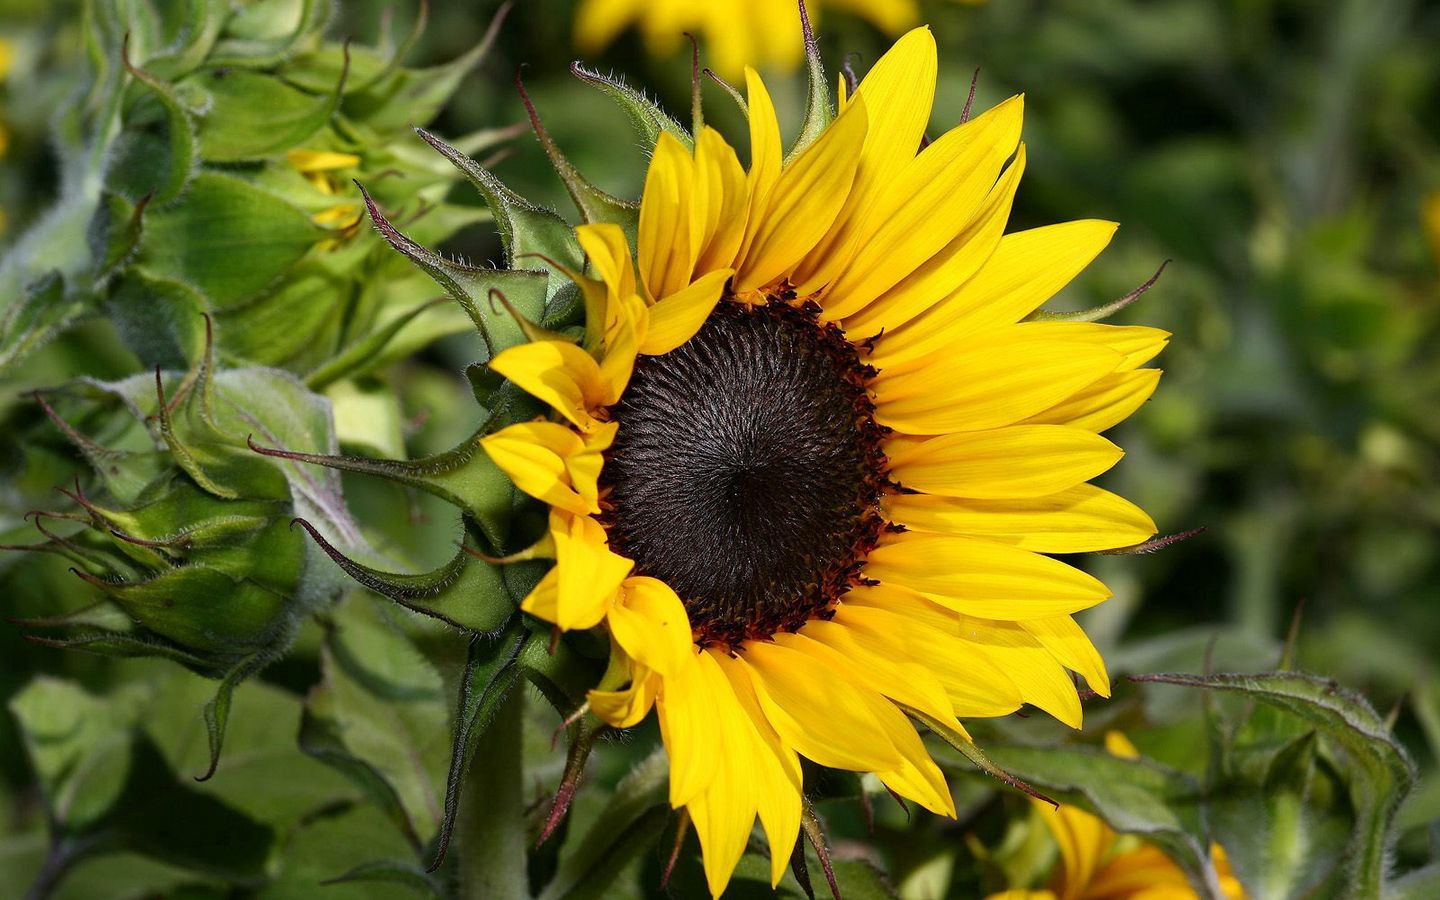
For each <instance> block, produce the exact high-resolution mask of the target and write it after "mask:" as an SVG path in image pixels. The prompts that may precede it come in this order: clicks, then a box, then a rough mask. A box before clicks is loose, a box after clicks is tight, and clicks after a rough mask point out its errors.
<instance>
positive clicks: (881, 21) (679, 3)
mask: <svg viewBox="0 0 1440 900" xmlns="http://www.w3.org/2000/svg"><path fill="white" fill-rule="evenodd" d="M807 6H808V8H809V10H810V13H811V15H812V16H815V15H818V14H820V12H821V11H822V10H825V9H834V10H842V11H844V12H848V13H853V14H855V15H858V16H861V17H862V18H864V19H866V20H868V21H869V22H870V23H871V24H873V25H874V26H875V27H876V28H879V29H880V30H881V31H883V32H885V33H886V34H889V35H892V36H895V35H899V34H901V33H903V32H904V31H905V30H906V29H908V28H910V27H911V26H913V25H914V24H915V23H916V22H917V21H918V20H919V15H920V12H919V9H918V7H917V4H916V0H808V3H807ZM637 22H638V23H639V25H640V30H641V32H642V33H643V34H644V36H645V46H646V48H647V50H648V51H649V52H650V53H651V55H653V56H669V55H671V54H673V53H675V52H676V51H677V50H678V49H679V48H680V47H681V46H682V44H683V43H684V40H685V38H684V34H685V32H690V33H691V34H694V35H696V36H697V37H698V38H699V39H700V41H701V42H702V44H703V46H704V48H705V54H706V57H707V59H709V60H710V61H711V68H713V69H714V70H715V71H716V72H718V73H719V74H720V75H721V76H722V77H724V78H727V79H732V80H734V79H738V78H740V77H741V76H742V75H743V74H744V70H745V66H747V65H752V66H756V67H761V68H773V69H781V70H793V69H796V68H798V67H799V66H800V62H801V60H803V59H804V58H805V50H804V47H802V46H801V44H800V42H799V41H797V40H795V38H794V35H795V27H796V11H795V0H582V2H581V4H580V10H579V12H578V13H577V14H576V17H575V41H576V43H577V44H578V45H579V47H580V49H581V50H582V51H584V52H586V53H594V52H596V51H598V50H600V49H603V48H604V47H605V46H606V45H608V44H610V43H611V42H612V41H613V40H615V38H616V36H618V35H619V34H620V32H622V31H624V30H625V28H627V27H628V26H630V25H631V24H633V23H637Z"/></svg>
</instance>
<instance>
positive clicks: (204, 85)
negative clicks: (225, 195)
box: [181, 67, 344, 163]
mask: <svg viewBox="0 0 1440 900" xmlns="http://www.w3.org/2000/svg"><path fill="white" fill-rule="evenodd" d="M341 77H344V76H343V75H342V76H341ZM181 84H182V85H183V86H186V87H189V88H192V89H196V88H198V89H199V90H200V91H202V92H203V95H204V96H205V97H206V98H207V100H208V101H209V102H207V103H206V104H205V105H204V107H203V109H204V113H203V115H202V116H201V117H200V119H199V123H198V126H197V131H198V133H199V137H200V152H201V155H202V156H203V157H204V159H205V160H206V161H207V162H219V163H224V162H239V161H242V160H253V159H263V158H266V157H270V156H275V155H277V154H280V153H283V152H285V151H286V150H287V149H290V148H293V147H301V146H304V145H305V142H306V141H308V140H309V139H310V138H311V136H313V135H314V134H315V133H316V132H317V131H319V130H320V129H321V128H323V127H324V126H325V123H326V122H327V121H328V120H329V118H330V116H331V114H333V113H334V111H335V107H336V104H337V101H338V97H339V95H338V93H337V92H336V90H335V89H336V87H338V80H337V82H336V83H333V84H331V85H330V90H329V92H328V93H327V94H322V95H319V96H317V95H314V94H308V93H305V92H304V91H301V90H297V89H296V88H293V87H291V86H289V85H287V84H286V83H285V82H283V81H281V80H280V78H279V77H277V76H275V75H271V74H262V73H260V72H251V71H247V70H245V69H232V68H224V67H222V68H213V69H206V70H204V71H201V72H198V73H196V74H194V75H192V76H190V77H189V78H187V79H186V80H185V81H183V82H181Z"/></svg>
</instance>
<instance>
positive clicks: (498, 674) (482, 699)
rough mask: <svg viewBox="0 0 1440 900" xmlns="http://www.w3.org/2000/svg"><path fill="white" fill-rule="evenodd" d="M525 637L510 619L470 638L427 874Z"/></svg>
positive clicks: (442, 847)
mask: <svg viewBox="0 0 1440 900" xmlns="http://www.w3.org/2000/svg"><path fill="white" fill-rule="evenodd" d="M525 637H526V632H525V629H524V628H522V627H520V625H519V624H518V620H512V622H511V625H510V627H509V628H508V629H506V630H505V632H504V633H502V634H499V635H496V636H494V637H484V636H481V635H476V636H474V637H472V638H471V639H470V647H469V650H468V652H467V655H466V659H465V671H464V674H463V675H462V676H461V678H460V696H459V701H458V703H457V706H456V710H455V732H454V741H453V749H452V751H451V755H450V771H449V774H448V775H447V776H446V779H445V810H444V812H443V814H442V815H441V817H440V829H439V831H438V832H437V833H436V835H435V841H434V855H433V856H432V858H431V862H430V865H429V867H428V870H427V871H430V872H434V871H435V870H437V869H439V868H440V864H441V863H443V862H444V861H445V854H446V852H447V851H448V850H449V848H450V839H451V836H452V835H453V834H454V830H455V818H456V816H457V815H458V814H459V811H460V791H461V788H462V786H463V785H464V784H465V775H466V773H467V772H468V771H469V769H470V766H471V764H472V763H473V762H474V758H475V749H476V747H477V746H478V745H479V742H480V737H481V736H482V735H483V734H484V733H485V730H486V728H488V727H489V725H490V722H491V720H492V719H493V718H494V717H495V714H496V712H497V711H498V710H499V709H500V705H501V704H502V703H504V702H505V700H506V698H508V697H509V695H510V692H511V691H512V690H514V689H515V684H516V682H517V681H518V680H519V677H520V668H519V667H518V666H517V665H516V664H515V660H516V657H517V656H518V655H519V653H520V648H521V646H522V645H523V643H524V641H525Z"/></svg>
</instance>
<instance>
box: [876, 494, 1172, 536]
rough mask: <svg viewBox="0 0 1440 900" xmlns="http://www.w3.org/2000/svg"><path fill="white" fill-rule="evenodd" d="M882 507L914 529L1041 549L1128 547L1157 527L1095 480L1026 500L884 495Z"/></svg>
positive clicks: (887, 514)
mask: <svg viewBox="0 0 1440 900" xmlns="http://www.w3.org/2000/svg"><path fill="white" fill-rule="evenodd" d="M884 508H885V515H886V517H887V518H888V519H889V520H890V521H892V522H896V523H899V524H901V525H904V526H906V527H907V528H909V529H911V530H912V531H934V532H939V533H941V534H968V535H973V536H975V537H983V538H987V539H989V540H992V541H1000V542H1003V543H1006V544H1011V545H1013V546H1016V547H1019V548H1020V549H1022V550H1034V551H1035V552H1037V553H1092V552H1094V551H1096V550H1111V549H1114V548H1116V547H1130V546H1134V545H1135V544H1139V543H1142V542H1144V541H1147V540H1149V539H1150V538H1152V537H1154V536H1155V532H1156V528H1155V523H1154V521H1152V520H1151V518H1150V517H1149V516H1148V515H1146V514H1145V511H1144V510H1142V509H1140V507H1138V506H1136V505H1135V504H1133V503H1131V502H1130V501H1128V500H1126V499H1125V498H1123V497H1120V496H1118V495H1116V494H1112V493H1110V492H1109V491H1106V490H1103V489H1101V488H1098V487H1096V486H1095V485H1093V484H1077V485H1075V486H1074V487H1072V488H1069V489H1067V490H1064V491H1061V492H1059V493H1056V494H1050V495H1048V496H1044V497H1032V498H1029V499H1025V500H965V499H960V498H956V497H932V496H929V495H928V494H896V495H894V496H891V497H887V498H885V500H884Z"/></svg>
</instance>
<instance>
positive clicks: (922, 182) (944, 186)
mask: <svg viewBox="0 0 1440 900" xmlns="http://www.w3.org/2000/svg"><path fill="white" fill-rule="evenodd" d="M807 37H808V36H807ZM806 45H807V46H808V47H809V48H810V50H811V52H812V53H813V48H814V42H813V40H807V41H806ZM812 70H814V71H817V72H821V73H822V75H823V69H821V67H820V66H819V64H818V60H813V65H812ZM935 76H936V51H935V44H934V41H933V39H932V38H931V36H930V33H929V31H928V30H926V29H924V28H920V29H916V30H914V31H912V32H910V33H909V34H906V35H905V36H904V37H902V38H901V39H900V40H899V42H898V43H897V44H896V45H895V47H894V48H893V49H892V50H891V51H890V52H889V53H887V54H886V55H885V56H884V57H883V58H882V59H881V60H880V61H879V62H878V63H877V64H876V66H875V67H874V69H873V70H872V71H871V72H870V73H869V74H868V75H867V76H866V78H865V79H864V81H863V82H861V83H860V84H859V85H858V88H857V89H855V90H853V91H850V90H846V89H845V88H844V87H843V86H842V90H841V92H840V95H839V98H838V104H836V106H834V107H833V108H832V107H831V106H830V104H829V103H828V102H827V101H826V100H825V99H824V94H823V90H824V88H823V86H821V85H818V83H812V103H811V106H810V109H809V114H808V118H807V122H806V125H805V127H804V128H802V131H801V134H802V139H801V141H800V142H799V143H798V144H797V145H796V146H794V147H792V148H790V149H789V151H788V152H786V151H784V149H783V147H782V143H781V139H780V129H779V125H778V122H777V118H776V114H775V110H774V107H773V105H772V103H771V101H770V98H769V94H768V92H767V90H766V87H765V84H764V82H763V81H762V80H761V78H760V77H759V76H758V75H757V74H756V73H755V72H754V71H753V70H748V69H747V70H746V72H745V83H746V87H747V95H748V96H747V109H748V116H749V128H750V135H749V139H750V140H749V143H750V147H751V151H750V159H749V165H748V166H744V165H742V164H741V163H740V161H739V157H738V154H736V152H735V151H734V150H733V149H732V148H731V147H730V145H729V144H728V142H727V141H726V140H725V139H724V138H723V137H722V136H721V135H720V134H719V133H718V132H716V131H715V130H714V129H711V128H708V127H704V126H703V125H698V128H699V130H698V133H695V134H688V133H685V132H683V131H681V130H680V129H679V128H678V126H674V123H673V122H671V121H669V120H668V119H665V118H663V117H662V116H661V115H659V114H656V115H654V116H652V117H651V119H650V121H651V122H652V123H655V124H656V127H655V128H654V134H655V146H654V152H653V155H652V158H651V161H650V165H649V170H648V173H647V176H646V181H645V190H644V195H643V198H642V200H641V202H640V204H639V209H638V216H636V217H635V218H634V219H633V220H629V221H626V220H625V219H624V218H623V217H622V218H620V219H617V220H615V221H606V220H605V219H604V218H603V217H597V216H595V215H593V213H594V211H595V209H596V206H595V205H594V204H590V205H589V206H587V205H586V204H585V203H581V208H582V211H586V212H587V220H588V221H587V224H585V225H582V226H580V227H579V228H578V229H577V232H576V239H577V241H578V244H579V246H580V247H581V248H582V249H583V251H584V254H585V257H586V265H585V269H584V270H581V271H570V270H569V269H567V272H568V274H569V276H570V277H571V278H572V279H573V280H574V281H575V283H576V284H577V285H578V286H579V288H580V290H581V292H582V294H583V295H584V298H585V309H586V323H585V335H584V337H583V339H575V340H570V339H567V338H565V337H564V336H562V335H559V334H553V333H551V334H541V333H539V332H535V333H534V334H533V336H534V338H535V339H534V340H532V341H530V342H528V343H524V344H521V345H519V346H515V347H512V348H510V349H508V350H505V351H504V352H502V353H500V354H498V355H497V356H496V357H495V358H494V359H493V360H492V362H491V364H490V365H491V368H492V369H494V370H495V371H496V372H498V373H499V374H501V375H503V376H504V377H505V378H506V379H508V380H509V381H510V382H512V383H513V384H515V385H516V386H518V387H519V388H521V389H523V390H524V391H526V392H527V393H529V394H530V395H532V396H533V397H535V398H536V399H538V400H540V401H543V402H544V403H545V404H546V405H547V406H548V408H549V409H550V410H551V412H550V414H549V415H547V416H545V417H543V418H541V419H538V420H535V421H528V422H521V423H517V424H514V425H511V426H509V427H506V428H503V429H501V430H499V431H496V432H494V433H492V434H490V435H488V436H486V437H484V438H483V439H482V441H481V444H482V446H483V447H484V449H485V450H486V451H487V453H488V455H489V457H490V458H491V459H492V460H493V462H494V463H495V464H496V465H497V466H498V467H499V468H500V469H502V470H503V471H504V472H506V473H507V474H508V475H509V476H510V477H511V478H512V480H513V481H514V483H515V484H516V486H517V487H519V488H520V490H522V491H524V492H525V493H527V494H530V495H531V496H533V497H535V498H537V499H539V500H541V501H543V502H545V503H546V504H548V505H549V507H550V519H549V523H550V524H549V529H548V533H547V535H546V537H545V539H544V540H543V541H542V542H541V543H540V544H539V545H537V547H536V548H534V551H533V552H538V553H543V554H546V555H548V556H550V557H552V558H553V559H554V560H555V563H554V566H553V568H552V569H551V570H550V571H549V573H548V574H547V575H546V576H545V577H544V578H543V579H542V580H541V581H540V583H539V584H538V585H537V586H536V587H535V589H534V590H533V591H532V592H531V593H530V594H529V595H528V596H527V597H526V598H525V600H524V602H523V604H522V608H523V609H525V610H526V611H528V612H530V613H532V614H533V615H535V616H538V617H539V618H541V619H543V620H545V621H548V622H552V623H554V624H555V625H557V626H559V627H560V628H561V629H589V628H596V627H599V628H603V629H604V630H605V631H606V632H608V634H609V636H610V639H611V644H612V647H613V658H612V660H611V665H610V668H609V670H608V671H607V673H606V676H605V678H604V680H603V681H602V682H601V684H600V685H599V686H598V687H597V689H596V690H594V691H591V692H590V695H589V706H590V710H591V711H592V712H594V713H595V714H596V715H598V716H599V717H600V718H601V719H602V720H604V721H605V722H607V723H608V724H610V725H613V726H616V727H627V726H630V725H633V724H635V723H636V722H638V721H639V720H640V719H642V718H644V717H645V716H646V715H647V714H648V713H649V711H650V710H651V709H652V708H653V709H655V710H656V711H657V712H658V715H659V720H660V727H661V732H662V735H663V736H664V740H665V744H666V748H667V750H668V752H669V756H670V764H671V771H670V800H671V803H672V804H673V805H674V806H676V807H680V806H685V807H687V808H688V811H689V814H690V820H691V821H693V822H694V824H695V827H696V830H697V832H698V834H699V838H700V841H701V844H702V847H703V849H704V851H705V865H706V873H707V877H708V878H709V881H710V887H711V890H712V891H713V892H714V893H716V894H719V893H720V892H721V891H722V890H723V889H724V886H725V884H726V883H727V881H728V878H729V875H730V872H731V870H732V869H733V867H734V865H735V862H736V860H737V858H738V856H739V854H740V852H741V851H742V850H743V848H744V846H745V844H746V841H747V839H748V835H749V832H750V829H751V827H752V825H753V823H754V820H755V817H756V815H757V814H758V816H759V818H760V822H761V824H762V825H763V826H764V829H765V832H766V834H767V836H768V838H769V841H770V845H771V861H772V876H773V878H774V879H775V880H776V881H777V882H778V879H779V877H780V875H781V874H782V873H783V870H784V866H785V863H786V861H787V860H788V859H789V858H790V849H791V846H792V845H793V843H794V841H795V838H796V834H797V830H798V827H799V822H800V818H801V808H802V793H801V792H802V783H801V769H800V765H799V759H800V757H802V756H803V757H807V758H809V759H811V760H813V761H814V762H817V763H819V764H821V765H824V766H831V767H836V768H843V769H850V770H854V771H860V772H872V773H875V774H876V775H877V776H878V777H879V778H880V780H881V781H882V782H884V783H885V784H886V785H887V786H888V787H890V788H891V789H892V790H893V791H895V792H896V793H898V794H900V795H902V796H905V797H909V798H911V799H913V800H915V801H916V802H918V803H920V804H921V805H922V806H925V807H926V808H928V809H930V810H932V811H934V812H937V813H942V814H949V815H953V814H954V803H953V800H952V799H951V796H950V793H949V790H948V788H947V787H946V785H945V781H944V778H943V777H942V776H941V774H940V771H939V769H938V768H937V767H936V766H935V763H934V762H933V761H932V760H931V759H930V757H929V755H928V753H927V752H926V750H925V748H924V745H923V743H922V742H921V740H920V737H919V735H918V733H917V731H916V729H915V726H914V725H913V724H912V720H916V721H920V722H923V723H924V724H925V725H926V726H927V727H929V728H930V729H931V730H934V731H937V732H939V733H940V734H941V735H942V736H944V737H946V738H947V739H949V740H951V741H953V742H958V743H961V744H965V743H966V742H968V740H969V739H968V736H967V735H966V732H965V730H964V728H963V726H962V725H961V723H960V720H961V719H962V718H966V717H984V716H998V715H1005V714H1007V713H1010V712H1013V711H1014V710H1016V709H1018V708H1019V707H1020V706H1021V705H1022V704H1026V703H1029V704H1033V705H1035V706H1037V707H1040V708H1041V709H1044V710H1046V711H1048V712H1050V713H1052V714H1053V715H1055V716H1056V717H1058V718H1059V719H1061V720H1062V721H1064V722H1066V723H1067V724H1070V725H1072V726H1076V727H1078V726H1079V724H1080V706H1079V700H1078V696H1077V692H1076V688H1075V684H1074V682H1073V681H1072V678H1071V675H1070V671H1073V672H1076V673H1079V674H1080V675H1082V676H1083V677H1084V678H1085V679H1086V681H1087V682H1088V683H1089V684H1090V686H1091V687H1092V688H1093V689H1094V690H1095V691H1097V692H1099V693H1101V694H1107V695H1108V692H1109V683H1108V679H1107V677H1106V674H1105V669H1104V665H1103V663H1102V662H1101V660H1100V657H1099V655H1098V654H1097V653H1096V651H1095V649H1094V647H1093V646H1092V645H1091V644H1090V642H1089V640H1088V639H1087V638H1086V637H1085V634H1084V632H1083V631H1082V630H1081V629H1080V628H1079V626H1078V625H1077V624H1076V623H1075V621H1074V620H1073V619H1072V618H1071V616H1072V614H1073V613H1075V612H1078V611H1080V610H1082V609H1084V608H1086V607H1089V606H1093V605H1094V604H1096V603H1099V602H1101V601H1102V600H1104V599H1105V598H1106V597H1107V596H1108V595H1109V591H1108V590H1107V589H1106V588H1105V586H1104V585H1103V584H1101V583H1100V582H1099V581H1096V580H1095V579H1094V578H1092V577H1090V576H1089V575H1087V574H1085V573H1084V572H1082V571H1080V570H1079V569H1076V568H1074V567H1072V566H1070V565H1068V564H1066V563H1063V562H1060V561H1058V560H1055V559H1053V558H1050V557H1048V556H1046V555H1044V554H1046V553H1074V552H1083V551H1094V550H1102V549H1110V548H1115V547H1122V546H1128V545H1133V544H1137V543H1140V542H1143V541H1145V540H1146V539H1147V538H1149V537H1150V536H1151V535H1153V534H1154V531H1155V528H1154V525H1153V523H1152V522H1151V521H1150V520H1149V518H1148V517H1147V516H1146V515H1145V514H1144V513H1143V512H1141V511H1140V510H1138V509H1137V508H1135V507H1134V506H1132V505H1131V504H1129V503H1127V502H1126V501H1124V500H1122V499H1121V498H1119V497H1117V496H1115V495H1113V494H1110V493H1108V492H1106V491H1104V490H1101V489H1099V488H1096V487H1093V486H1091V485H1090V484H1088V483H1087V482H1088V480H1089V479H1090V478H1092V477H1094V476H1096V475H1099V474H1100V473H1102V472H1103V471H1105V470H1106V469H1108V468H1110V467H1111V466H1112V465H1113V464H1114V463H1115V462H1116V461H1118V459H1119V458H1120V456H1121V451H1120V450H1119V449H1118V448H1117V447H1115V445H1113V444H1112V443H1110V442H1109V441H1108V440H1106V439H1105V438H1103V437H1101V436H1100V434H1099V432H1101V431H1103V430H1105V429H1107V428H1109V427H1110V426H1112V425H1114V424H1116V423H1117V422H1119V421H1120V420H1121V419H1123V418H1125V417H1126V416H1127V415H1129V414H1130V413H1131V412H1132V411H1134V410H1135V409H1136V408H1137V407H1138V406H1139V405H1140V404H1141V403H1142V402H1144V400H1145V399H1146V398H1147V397H1148V396H1149V394H1150V392H1151V391H1152V390H1153V389H1154V386H1155V382H1156V378H1157V376H1158V372H1156V371H1155V370H1153V369H1144V368H1141V366H1142V365H1143V364H1144V363H1145V362H1146V361H1148V360H1149V359H1151V358H1152V357H1153V356H1154V355H1155V354H1156V353H1157V352H1158V351H1159V350H1160V349H1161V348H1162V347H1163V346H1164V344H1165V341H1166V338H1167V335H1166V334H1165V333H1164V332H1161V331H1157V330H1155V329H1149V328H1141V327H1115V326H1109V325H1102V324H1096V323H1094V322H1089V321H1066V320H1059V319H1051V320H1045V321H1040V320H1037V319H1036V316H1035V315H1034V314H1035V311H1036V310H1037V309H1038V307H1039V306H1040V305H1041V304H1042V303H1044V302H1045V301H1046V300H1047V299H1049V297H1050V296H1051V295H1052V294H1054V293H1055V292H1056V291H1057V290H1059V289H1060V288H1061V287H1063V286H1064V285H1065V284H1066V283H1067V282H1068V281H1069V280H1071V279H1072V278H1073V277H1074V276H1075V275H1076V274H1077V273H1078V272H1079V271H1080V270H1081V269H1083V268H1084V266H1085V265H1086V264H1087V263H1088V262H1089V261H1090V259H1091V258H1093V257H1094V256H1095V255H1096V254H1097V253H1099V252H1100V250H1101V249H1103V248H1104V246H1105V245H1106V243H1107V242H1108V241H1109V239H1110V236H1111V234H1112V233H1113V231H1114V227H1115V226H1114V225H1113V224H1111V223H1106V222H1096V221H1080V222H1070V223H1065V224H1061V225H1053V226H1048V227H1044V228H1037V229H1033V230H1031V231H1023V232H1017V233H1012V234H1005V223H1006V219H1007V218H1008V215H1009V211H1010V206H1011V203H1012V201H1013V198H1014V195H1015V191H1016V188H1017V186H1018V183H1019V178H1020V175H1021V173H1022V172H1023V170H1024V167H1025V148H1024V145H1023V144H1021V143H1020V142H1019V135H1020V123H1021V110H1022V101H1021V98H1019V97H1014V98H1011V99H1009V100H1007V101H1005V102H1003V103H1001V104H1000V105H998V106H996V107H995V108H994V109H991V110H989V111H988V112H985V113H983V114H981V115H979V116H977V117H976V118H974V119H973V120H971V121H965V122H962V124H961V125H959V126H958V127H956V128H953V129H951V130H950V131H948V132H946V133H944V134H943V135H940V136H938V137H936V138H935V139H934V140H933V141H929V142H926V141H925V137H926V131H927V127H928V124H929V120H930V114H931V109H930V107H931V102H932V99H933V94H934V83H935ZM817 97H818V98H819V99H818V100H817V99H816V98H817ZM696 113H697V114H696V116H695V119H696V121H697V123H699V122H702V121H703V116H701V115H700V114H699V110H698V109H697V111H696ZM666 123H668V124H666ZM543 140H544V138H543V134H542V141H543ZM562 174H565V172H564V170H563V169H562ZM569 174H570V176H571V178H572V179H573V177H574V173H573V172H570V173H569ZM567 183H571V184H572V185H573V183H574V182H573V181H569V182H567ZM572 193H575V194H577V200H579V199H581V197H580V194H579V192H577V191H575V190H573V188H572ZM626 226H628V231H629V232H630V233H632V234H633V235H634V246H633V250H632V246H631V244H630V243H629V242H628V241H627V237H626V234H627V227H626ZM1067 670H1069V671H1067Z"/></svg>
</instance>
